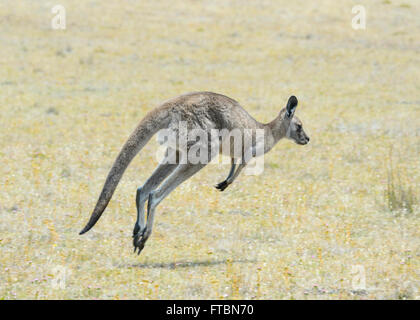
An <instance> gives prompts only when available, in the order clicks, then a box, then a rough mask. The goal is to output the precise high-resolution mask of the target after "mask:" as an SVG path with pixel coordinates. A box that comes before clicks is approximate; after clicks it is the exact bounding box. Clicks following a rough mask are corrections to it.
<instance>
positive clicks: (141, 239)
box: [134, 163, 206, 254]
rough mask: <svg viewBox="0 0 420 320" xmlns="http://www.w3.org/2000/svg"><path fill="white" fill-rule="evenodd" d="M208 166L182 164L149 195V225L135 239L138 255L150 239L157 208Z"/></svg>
mask: <svg viewBox="0 0 420 320" xmlns="http://www.w3.org/2000/svg"><path fill="white" fill-rule="evenodd" d="M205 166H206V164H190V163H187V164H180V165H179V166H178V167H177V168H176V170H175V171H174V172H173V173H172V174H171V175H170V176H169V177H168V178H167V179H166V180H165V181H164V182H163V183H162V185H161V186H160V187H159V188H158V189H157V190H155V191H152V192H150V193H149V201H148V203H147V224H146V227H145V229H144V232H143V233H142V234H141V235H140V234H138V235H139V236H137V235H136V237H135V238H134V247H135V248H138V254H140V252H141V250H142V249H143V248H144V245H145V243H146V241H147V239H148V238H149V237H150V234H151V233H152V228H153V220H154V216H155V209H156V206H157V205H158V204H159V203H160V202H161V201H162V200H163V199H164V198H165V197H167V196H168V195H169V193H171V192H172V191H173V190H174V189H175V188H176V187H177V186H179V185H180V184H181V183H182V182H184V181H185V180H187V179H188V178H191V177H192V176H193V175H194V174H196V173H197V172H198V171H199V170H201V169H202V168H204V167H205Z"/></svg>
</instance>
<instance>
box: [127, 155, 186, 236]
mask: <svg viewBox="0 0 420 320" xmlns="http://www.w3.org/2000/svg"><path fill="white" fill-rule="evenodd" d="M165 157H166V159H165V160H168V161H167V163H160V164H159V165H158V167H157V168H156V169H155V171H153V173H152V175H151V176H150V177H149V179H147V181H146V182H145V183H144V185H143V186H142V187H139V188H138V189H137V194H136V207H137V221H136V224H135V225H134V230H133V236H136V235H137V234H139V233H142V232H144V228H145V216H144V205H145V202H146V200H147V199H148V198H149V193H150V192H151V191H153V190H154V189H156V188H157V187H158V186H159V185H160V184H161V183H162V181H163V180H164V179H165V178H166V177H168V176H169V175H170V174H171V173H172V172H173V171H174V170H175V168H176V167H177V166H178V161H179V152H178V151H177V150H174V149H169V148H168V149H167V150H166V153H165Z"/></svg>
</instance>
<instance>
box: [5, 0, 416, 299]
mask: <svg viewBox="0 0 420 320" xmlns="http://www.w3.org/2000/svg"><path fill="white" fill-rule="evenodd" d="M359 2H360V3H359ZM359 2H358V1H350V0H343V1H333V0H322V1H316V2H315V1H314V2H308V1H303V0H298V1H293V2H290V1H267V0H263V1H247V2H244V1H239V0H238V1H221V0H220V1H219V0H216V1H196V0H194V1H193V0H183V1H178V0H177V1H174V0H171V1H146V0H145V1H113V0H112V1H95V0H92V1H77V2H75V1H60V2H59V3H57V2H54V1H24V0H20V1H15V2H10V1H0V42H1V51H0V156H1V166H0V187H1V191H0V268H1V269H0V299H24V298H26V299H28V298H29V299H48V298H55V299H63V298H71V299H81V298H84V299H419V297H420V293H419V289H420V286H419V284H420V274H419V270H420V240H419V239H420V223H419V199H420V186H419V181H420V170H419V167H420V166H419V164H420V163H419V151H420V138H419V137H420V82H419V77H420V20H419V16H420V2H419V1H414V0H402V1H399V0H371V1H359ZM56 5H61V7H58V9H57V8H56V10H58V11H54V10H53V11H52V9H53V8H54V7H55V6H56ZM357 5H362V6H363V9H364V10H365V12H366V16H365V17H366V21H365V28H358V27H356V28H354V19H355V17H356V16H357V15H358V14H359V11H356V12H352V8H354V7H355V6H357ZM62 9H64V14H65V28H64V29H61V28H58V29H56V28H55V27H54V26H57V25H58V26H63V23H64V20H63V19H61V20H60V19H58V18H57V15H58V14H61V13H63V10H62ZM352 20H353V24H352ZM356 20H357V19H356ZM359 22H360V21H359ZM356 26H360V24H358V22H357V21H356ZM202 90H205V91H214V92H218V93H222V94H225V95H227V96H229V97H231V98H233V99H235V100H237V101H238V102H239V103H240V104H241V105H242V106H243V107H244V108H245V109H246V110H247V111H248V112H249V113H250V114H251V115H252V116H254V117H255V118H256V119H257V120H259V121H261V122H268V121H271V120H272V119H274V118H275V117H276V116H277V114H278V112H279V111H280V110H281V108H283V107H284V106H285V103H286V101H287V99H288V97H289V96H290V95H292V94H293V95H296V96H297V97H298V99H299V107H298V109H297V111H296V115H297V116H298V117H299V118H300V119H301V120H302V122H303V124H304V128H305V131H306V132H307V133H308V135H309V136H310V137H311V142H310V144H308V145H307V146H304V147H302V146H298V145H295V144H293V143H292V142H290V141H281V142H280V143H279V144H278V145H277V146H276V147H275V148H274V149H273V150H272V151H271V152H270V153H269V154H267V155H266V157H265V170H264V173H263V174H261V175H259V176H245V175H243V176H241V177H240V178H238V180H237V181H236V182H235V184H233V185H232V186H231V187H229V188H228V189H227V190H226V191H225V192H223V193H220V192H219V191H217V190H216V189H215V188H213V186H214V185H215V184H216V183H217V182H220V181H222V180H223V179H224V178H225V176H226V175H227V173H228V171H229V165H225V166H222V165H220V166H212V165H211V166H208V167H207V168H206V169H204V170H203V171H201V172H200V173H198V174H197V175H196V176H194V177H193V178H192V179H190V180H188V181H186V182H185V183H184V184H183V185H181V186H180V187H179V188H178V189H176V190H175V191H174V192H173V193H172V194H171V195H170V196H169V197H168V198H167V199H165V201H164V202H162V204H161V205H160V206H159V207H158V209H157V213H156V218H155V227H154V231H153V234H152V236H151V238H150V239H149V241H148V243H147V244H146V247H145V249H144V250H143V252H142V254H141V255H140V256H137V255H133V254H132V250H133V249H132V238H131V233H132V228H133V226H134V222H135V215H136V209H135V202H134V199H135V191H136V188H137V187H138V186H140V185H141V184H142V183H143V182H144V181H145V179H146V178H147V177H148V176H149V175H150V174H151V172H152V170H153V168H154V167H155V166H156V164H157V162H156V157H155V154H156V148H157V143H156V141H155V139H152V140H151V143H149V144H148V145H147V146H146V148H144V149H143V151H142V152H141V154H140V155H139V156H137V158H135V160H134V161H133V162H132V164H131V166H130V167H129V168H128V170H127V171H126V173H125V175H124V177H123V179H122V180H121V182H120V185H119V187H118V189H117V191H116V193H115V194H114V196H113V199H112V200H111V202H110V205H109V206H108V208H107V210H106V211H105V213H104V215H103V217H102V219H101V220H100V222H99V223H98V224H97V225H96V226H95V228H94V229H93V230H92V231H90V232H89V233H87V234H86V235H84V236H79V235H78V232H79V231H80V229H81V228H82V227H83V226H84V224H85V223H86V221H87V219H88V217H89V216H90V213H91V210H92V209H93V206H94V204H95V202H96V200H97V198H98V196H99V192H100V190H101V188H102V186H103V183H104V181H105V178H106V175H107V173H108V170H109V169H110V167H111V165H112V163H113V161H114V159H115V157H116V155H117V154H118V152H119V150H120V148H121V147H122V145H123V143H124V142H125V140H126V139H127V137H128V136H129V134H130V133H131V132H132V130H133V129H134V128H135V127H136V125H137V123H138V122H139V121H140V120H141V119H142V117H143V116H144V115H145V114H146V113H147V112H148V111H150V110H151V109H152V108H154V107H156V106H157V105H159V104H160V103H161V102H162V101H164V100H166V99H169V98H172V97H174V96H177V95H179V94H182V93H185V92H190V91H202Z"/></svg>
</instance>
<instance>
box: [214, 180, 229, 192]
mask: <svg viewBox="0 0 420 320" xmlns="http://www.w3.org/2000/svg"><path fill="white" fill-rule="evenodd" d="M228 185H229V183H227V181H226V180H225V181H222V182H220V183H218V184H217V185H216V186H215V188H216V189H219V190H220V191H223V190H225V189H226V188H227V187H228Z"/></svg>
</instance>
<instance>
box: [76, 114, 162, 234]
mask: <svg viewBox="0 0 420 320" xmlns="http://www.w3.org/2000/svg"><path fill="white" fill-rule="evenodd" d="M156 111H157V110H154V111H152V112H150V113H149V114H147V115H146V116H145V117H144V119H143V120H142V121H141V122H140V124H139V125H138V126H137V128H136V129H135V130H134V132H133V133H132V134H131V136H130V137H129V138H128V140H127V142H126V143H125V144H124V146H123V148H122V150H121V151H120V153H119V155H118V157H117V159H116V160H115V162H114V164H113V166H112V168H111V171H110V172H109V174H108V177H107V178H106V181H105V185H104V187H103V188H102V192H101V195H100V196H99V199H98V202H97V203H96V206H95V209H94V210H93V212H92V215H91V216H90V219H89V222H88V223H87V225H86V226H85V227H84V228H83V230H82V231H80V233H79V234H83V233H85V232H87V231H89V230H90V229H91V228H92V227H93V226H94V225H95V223H96V222H97V221H98V220H99V218H100V217H101V215H102V213H103V212H104V210H105V208H106V207H107V205H108V202H109V200H111V197H112V195H113V193H114V191H115V189H116V188H117V185H118V182H119V181H120V179H121V177H122V175H123V174H124V171H125V169H126V168H127V167H128V165H129V164H130V162H131V160H133V158H134V157H135V156H136V154H137V153H138V152H139V151H140V150H141V149H142V148H143V147H144V146H145V145H146V143H147V142H148V141H149V140H150V139H151V138H152V137H153V135H154V134H155V133H156V132H157V131H159V130H160V129H163V128H165V127H167V125H168V122H169V121H168V120H169V117H168V113H167V112H156Z"/></svg>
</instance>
